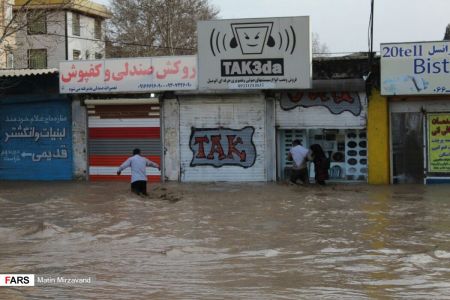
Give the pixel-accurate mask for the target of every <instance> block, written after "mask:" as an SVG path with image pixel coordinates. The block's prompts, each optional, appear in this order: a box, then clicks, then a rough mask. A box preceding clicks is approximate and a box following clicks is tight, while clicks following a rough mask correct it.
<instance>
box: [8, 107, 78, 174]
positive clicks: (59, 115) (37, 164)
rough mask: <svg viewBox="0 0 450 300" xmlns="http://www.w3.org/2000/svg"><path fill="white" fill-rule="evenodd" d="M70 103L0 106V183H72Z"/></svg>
mask: <svg viewBox="0 0 450 300" xmlns="http://www.w3.org/2000/svg"><path fill="white" fill-rule="evenodd" d="M71 116H72V113H71V105H70V101H65V100H63V99H60V100H57V101H42V102H32V103H15V104H2V105H0V136H1V138H0V179H8V180H70V179H72V176H73V174H72V169H73V166H72V164H73V159H72V154H73V153H72V130H71V128H72V127H71V124H72V121H71Z"/></svg>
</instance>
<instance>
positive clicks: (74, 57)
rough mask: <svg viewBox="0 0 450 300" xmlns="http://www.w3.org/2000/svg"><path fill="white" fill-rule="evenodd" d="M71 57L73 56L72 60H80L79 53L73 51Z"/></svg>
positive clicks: (78, 51)
mask: <svg viewBox="0 0 450 300" xmlns="http://www.w3.org/2000/svg"><path fill="white" fill-rule="evenodd" d="M72 56H73V60H80V59H81V51H80V50H73V52H72Z"/></svg>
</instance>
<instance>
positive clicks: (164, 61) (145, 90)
mask: <svg viewBox="0 0 450 300" xmlns="http://www.w3.org/2000/svg"><path fill="white" fill-rule="evenodd" d="M195 89H197V58H196V56H173V57H146V58H127V59H103V60H96V61H67V62H61V63H60V93H62V94H73V95H74V97H76V98H77V99H81V101H82V102H83V103H84V105H85V107H86V109H87V122H86V121H84V124H85V127H86V136H87V138H86V140H85V141H84V144H87V147H86V148H87V149H86V152H87V155H86V158H85V160H84V161H85V174H86V175H87V177H88V178H89V180H92V181H100V180H101V181H105V180H106V181H117V180H119V181H122V180H123V181H129V180H130V175H131V171H130V169H126V170H125V171H124V172H122V174H121V175H120V176H117V174H116V172H117V168H118V166H119V165H120V164H121V163H122V162H124V161H125V160H126V159H127V158H128V157H129V156H131V155H132V152H133V149H135V148H139V149H140V150H141V153H142V155H144V156H145V157H147V158H149V159H150V160H152V161H154V162H156V163H158V164H161V162H162V161H163V160H162V159H161V158H162V155H163V151H162V141H161V130H160V123H161V122H160V105H159V101H158V98H157V97H155V94H154V92H161V91H175V90H177V91H183V90H195ZM137 97H138V98H137ZM85 98H88V99H87V100H85ZM86 123H87V124H86ZM161 165H162V168H163V169H164V165H163V164H161ZM147 175H148V180H149V181H160V180H161V171H159V170H157V169H155V168H150V167H149V168H148V169H147Z"/></svg>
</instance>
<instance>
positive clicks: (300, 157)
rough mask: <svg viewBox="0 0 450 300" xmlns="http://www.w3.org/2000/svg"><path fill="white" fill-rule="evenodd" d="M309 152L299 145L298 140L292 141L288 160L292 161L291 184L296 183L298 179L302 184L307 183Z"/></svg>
mask: <svg viewBox="0 0 450 300" xmlns="http://www.w3.org/2000/svg"><path fill="white" fill-rule="evenodd" d="M311 158H312V157H311V151H309V150H308V149H307V148H305V147H303V146H302V145H301V142H300V140H294V141H293V142H292V148H291V150H289V154H288V160H291V161H293V166H292V171H291V178H290V180H291V182H292V183H297V180H298V179H300V180H301V181H302V182H303V183H304V184H308V183H309V174H308V166H307V162H308V159H309V160H310V159H311Z"/></svg>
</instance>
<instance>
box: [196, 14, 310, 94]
mask: <svg viewBox="0 0 450 300" xmlns="http://www.w3.org/2000/svg"><path fill="white" fill-rule="evenodd" d="M198 57H199V87H200V89H309V88H311V41H310V30H309V17H288V18H270V19H238V20H215V21H200V22H199V23H198Z"/></svg>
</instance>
